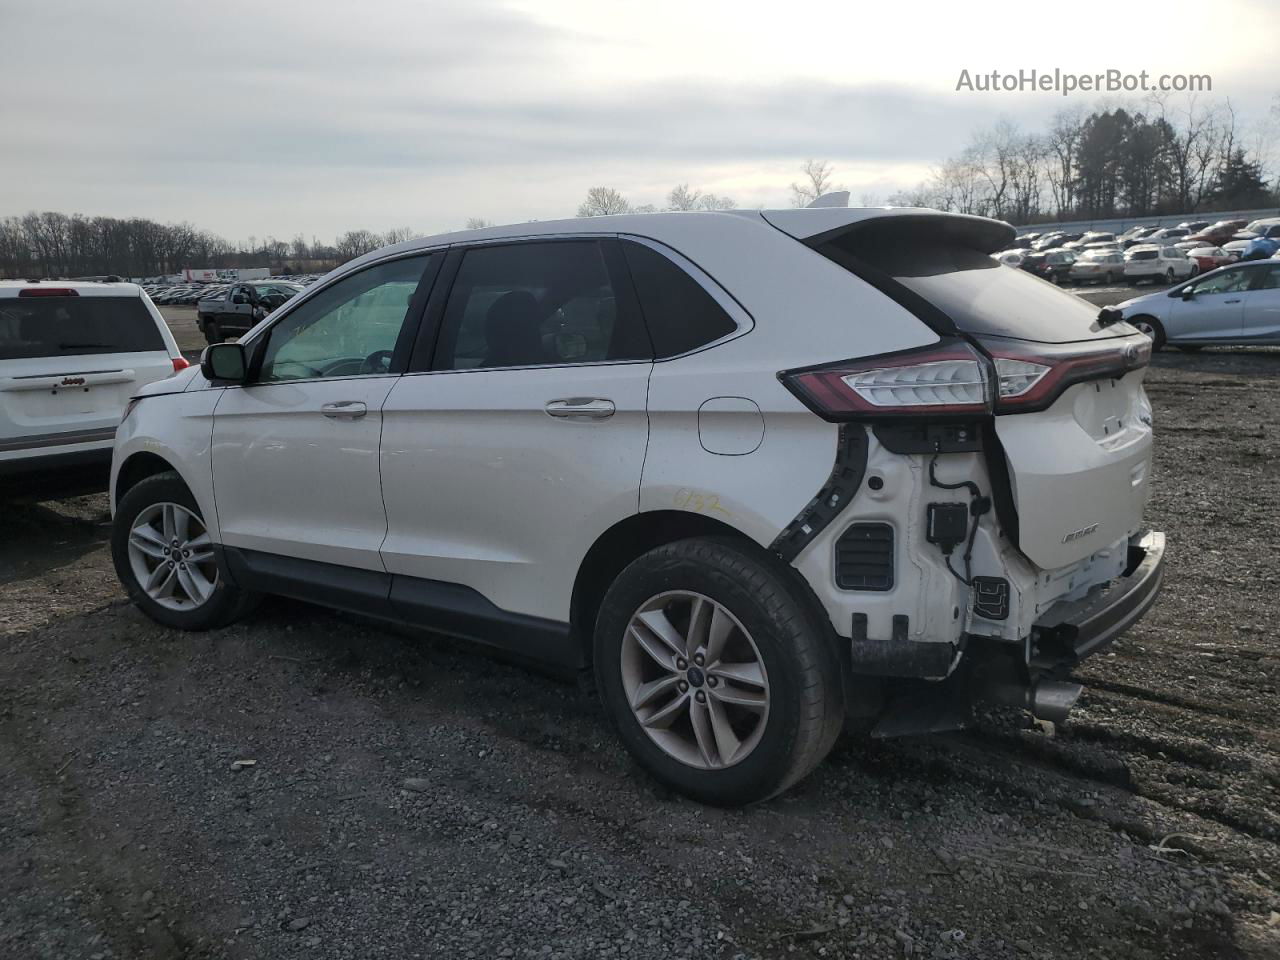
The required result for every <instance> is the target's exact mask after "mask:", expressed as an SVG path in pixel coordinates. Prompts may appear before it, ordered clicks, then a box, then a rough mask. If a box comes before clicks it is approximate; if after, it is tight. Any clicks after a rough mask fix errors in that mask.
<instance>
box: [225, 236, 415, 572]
mask: <svg viewBox="0 0 1280 960" xmlns="http://www.w3.org/2000/svg"><path fill="white" fill-rule="evenodd" d="M428 261H429V257H428V256H426V255H419V256H416V257H407V258H402V259H398V260H392V261H386V262H384V263H382V264H379V265H377V266H373V267H369V268H367V269H365V270H362V271H360V272H358V273H355V274H351V275H349V276H347V277H344V278H343V279H341V280H339V281H337V282H336V283H334V284H332V285H330V286H328V287H327V288H325V289H324V290H321V291H320V292H318V293H317V294H316V295H314V296H312V297H308V298H307V299H306V300H304V301H303V302H302V303H300V304H299V305H298V306H297V307H296V308H295V309H294V310H291V311H290V312H289V313H287V314H285V315H284V316H282V317H281V318H280V319H279V320H278V321H277V322H275V323H273V324H272V325H271V327H270V328H269V329H268V330H266V331H264V332H263V336H264V337H265V344H261V345H259V344H256V343H255V344H253V345H251V346H250V351H251V354H253V355H257V353H258V352H259V351H260V352H261V361H260V363H259V370H258V372H257V374H256V376H254V377H253V378H252V380H251V382H250V383H249V384H247V385H246V386H243V387H232V388H228V389H227V390H226V391H225V392H224V394H223V396H222V398H221V399H220V400H219V402H218V405H217V407H216V409H215V411H214V424H213V480H214V500H215V503H216V507H217V511H218V523H219V526H220V528H221V537H222V542H223V543H224V544H225V545H227V546H230V547H238V548H241V549H250V550H257V551H262V552H266V553H272V554H278V555H281V556H286V557H293V558H298V559H304V560H316V561H321V562H326V563H336V564H343V565H346V566H350V567H359V568H362V569H366V570H376V571H381V570H382V561H381V560H380V559H379V556H378V548H379V546H380V545H381V543H382V539H383V537H384V536H385V535H386V530H387V518H386V512H385V510H384V509H383V506H382V488H381V484H380V480H379V475H378V441H379V437H380V434H381V432H382V406H383V402H384V401H385V400H386V398H387V394H388V393H389V392H390V391H391V388H392V386H393V385H394V384H395V382H396V379H397V377H398V375H399V371H400V370H402V369H403V366H404V361H405V359H406V358H407V350H408V341H409V339H411V335H412V333H413V330H412V329H411V325H412V324H413V322H414V317H413V314H414V313H415V310H416V307H417V303H418V302H417V301H415V300H414V294H415V291H416V290H417V289H418V287H419V283H420V280H421V278H422V277H423V276H424V268H425V267H426V266H427V265H428ZM411 305H412V308H411ZM257 339H258V338H255V340H257Z"/></svg>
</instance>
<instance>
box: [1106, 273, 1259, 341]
mask: <svg viewBox="0 0 1280 960" xmlns="http://www.w3.org/2000/svg"><path fill="white" fill-rule="evenodd" d="M1116 309H1118V310H1120V311H1121V313H1122V314H1123V315H1124V319H1125V320H1127V321H1128V322H1129V323H1130V324H1131V325H1133V326H1135V327H1137V328H1138V329H1139V330H1141V331H1142V332H1143V333H1145V334H1146V335H1147V336H1149V337H1150V338H1151V339H1152V340H1153V341H1154V343H1155V348H1156V349H1157V350H1158V349H1160V347H1162V346H1164V345H1165V344H1169V345H1170V346H1175V347H1178V348H1180V349H1183V350H1199V349H1200V348H1201V347H1207V346H1236V345H1264V344H1265V345H1280V260H1275V259H1270V260H1251V261H1248V262H1246V263H1235V264H1232V265H1231V266H1228V267H1220V268H1218V269H1217V270H1214V271H1212V272H1210V273H1206V274H1202V275H1201V276H1199V277H1196V278H1195V279H1194V280H1190V281H1188V282H1186V283H1182V284H1179V285H1178V286H1176V287H1173V288H1171V289H1169V290H1161V291H1159V292H1158V293H1149V294H1147V295H1146V296H1144V297H1135V298H1134V299H1132V300H1126V301H1125V302H1124V303H1121V304H1117V305H1116Z"/></svg>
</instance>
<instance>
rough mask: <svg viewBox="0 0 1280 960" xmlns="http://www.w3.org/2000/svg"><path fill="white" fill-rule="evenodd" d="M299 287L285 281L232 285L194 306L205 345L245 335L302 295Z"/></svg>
mask: <svg viewBox="0 0 1280 960" xmlns="http://www.w3.org/2000/svg"><path fill="white" fill-rule="evenodd" d="M302 289H303V288H302V286H301V285H300V284H297V283H292V282H290V281H287V280H254V281H251V282H249V283H233V284H231V285H230V286H228V287H227V288H226V289H225V290H223V291H222V292H221V293H217V294H213V295H212V296H208V297H205V298H204V299H202V300H200V301H198V302H197V304H196V325H197V326H199V328H200V332H201V333H203V334H204V338H205V341H206V342H208V343H221V342H222V341H223V340H224V339H226V338H227V337H229V336H232V337H238V336H240V334H242V333H247V332H248V331H249V330H250V329H251V328H252V327H253V326H254V325H255V324H256V323H257V322H258V321H259V320H261V319H262V318H263V317H265V316H266V315H267V314H268V313H270V312H271V311H272V310H275V309H277V308H278V307H280V306H282V305H284V304H285V303H287V302H288V301H289V300H291V299H292V298H293V297H296V296H297V295H298V294H299V293H301V292H302Z"/></svg>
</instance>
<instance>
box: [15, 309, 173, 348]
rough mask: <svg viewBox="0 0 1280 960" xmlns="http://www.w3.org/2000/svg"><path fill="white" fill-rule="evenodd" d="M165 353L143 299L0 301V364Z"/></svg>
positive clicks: (162, 342) (162, 340) (158, 331)
mask: <svg viewBox="0 0 1280 960" xmlns="http://www.w3.org/2000/svg"><path fill="white" fill-rule="evenodd" d="M164 349H165V345H164V339H163V338H162V337H161V336H160V330H159V329H158V328H157V326H156V321H155V319H154V318H153V317H152V316H151V313H150V312H149V311H148V310H147V308H146V306H145V305H144V304H143V302H142V298H141V297H17V298H14V299H4V300H0V360H22V359H26V358H29V357H78V356H85V355H87V354H95V353H141V352H145V351H151V350H164Z"/></svg>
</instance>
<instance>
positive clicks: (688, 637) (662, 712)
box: [621, 590, 769, 770]
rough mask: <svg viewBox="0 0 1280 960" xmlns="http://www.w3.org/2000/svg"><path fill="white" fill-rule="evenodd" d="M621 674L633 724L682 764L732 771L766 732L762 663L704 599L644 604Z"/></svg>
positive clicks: (735, 623)
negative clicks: (732, 767)
mask: <svg viewBox="0 0 1280 960" xmlns="http://www.w3.org/2000/svg"><path fill="white" fill-rule="evenodd" d="M621 669H622V686H623V691H624V692H625V694H626V697H627V703H628V704H629V705H630V707H631V711H632V713H633V715H634V716H635V718H636V720H637V722H639V724H640V726H641V727H642V728H643V729H644V731H645V733H646V734H648V736H649V738H650V739H651V740H652V741H653V742H654V743H655V744H657V745H658V747H660V748H661V749H662V750H663V751H664V752H665V753H666V754H667V755H668V756H671V757H673V758H674V759H676V760H678V761H680V762H681V763H684V764H687V765H688V766H691V767H695V768H698V769H702V770H713V769H723V768H725V767H729V766H732V765H733V764H735V763H739V762H741V761H742V760H743V759H745V758H746V757H747V756H748V755H749V754H750V753H751V751H752V750H754V749H755V748H756V746H757V745H758V744H759V742H760V738H761V736H762V735H763V734H764V730H765V726H766V724H767V722H768V718H769V678H768V675H767V673H766V671H765V666H764V661H763V659H762V658H761V656H760V651H759V649H758V648H757V647H756V644H755V641H754V640H753V639H752V638H751V634H750V633H748V632H747V630H746V629H745V628H744V627H743V626H742V624H741V622H740V621H739V620H738V619H737V618H736V617H735V616H734V615H733V614H732V613H730V612H729V610H728V609H727V608H726V607H725V606H723V605H722V604H720V603H718V602H716V601H715V600H713V599H711V598H710V597H707V596H705V595H703V594H701V593H694V592H692V591H687V590H672V591H668V592H666V593H660V594H658V595H657V596H655V597H652V598H650V599H649V600H647V601H646V602H645V603H643V604H642V605H641V606H640V608H639V609H638V610H636V612H635V613H634V614H633V615H632V617H631V620H630V622H629V623H628V625H627V631H626V635H625V637H624V638H623V642H622V661H621Z"/></svg>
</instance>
